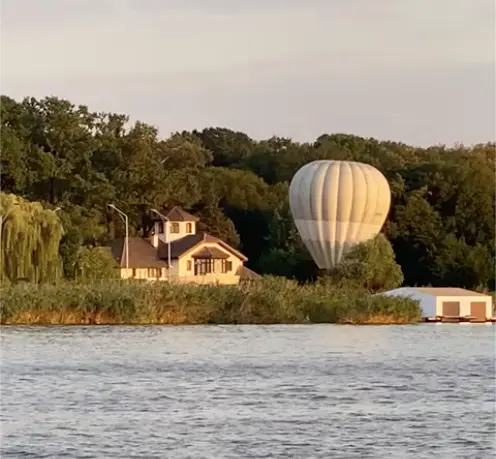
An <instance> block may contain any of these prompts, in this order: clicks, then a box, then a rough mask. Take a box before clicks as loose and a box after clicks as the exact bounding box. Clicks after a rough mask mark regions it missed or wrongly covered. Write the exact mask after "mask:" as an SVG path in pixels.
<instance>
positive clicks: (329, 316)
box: [0, 277, 420, 325]
mask: <svg viewBox="0 0 496 459" xmlns="http://www.w3.org/2000/svg"><path fill="white" fill-rule="evenodd" d="M0 304H1V310H0V313H1V316H0V322H1V323H2V324H40V325H41V324H44V325H48V324H64V325H70V324H74V325H75V324H78V325H79V324H102V325H103V324H129V325H130V324H176V325H179V324H191V325H192V324H282V323H284V324H302V323H353V324H403V323H412V322H417V321H418V320H419V318H420V309H419V306H418V303H417V302H416V301H414V300H410V299H403V298H394V297H388V296H372V295H370V294H368V293H367V292H365V291H362V290H358V289H345V288H337V287H330V286H326V285H319V284H308V285H303V286H301V285H298V284H297V283H296V282H294V281H291V280H288V279H284V278H275V277H266V278H263V279H262V280H260V281H257V282H254V283H248V284H244V285H240V286H196V285H178V284H168V283H164V282H155V283H142V282H129V281H102V282H93V283H77V282H62V283H59V284H56V285H34V284H17V285H14V286H9V287H3V288H1V290H0Z"/></svg>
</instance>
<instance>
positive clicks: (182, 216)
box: [152, 206, 200, 222]
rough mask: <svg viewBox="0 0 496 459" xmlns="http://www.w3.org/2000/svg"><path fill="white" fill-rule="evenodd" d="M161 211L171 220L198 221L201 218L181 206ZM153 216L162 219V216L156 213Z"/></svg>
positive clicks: (155, 218) (154, 218)
mask: <svg viewBox="0 0 496 459" xmlns="http://www.w3.org/2000/svg"><path fill="white" fill-rule="evenodd" d="M160 213H161V214H162V215H163V216H164V217H165V218H167V220H168V221H170V222H197V221H199V220H200V219H199V218H198V217H195V216H194V215H191V214H190V213H189V212H186V211H185V210H184V209H182V208H181V207H179V206H174V207H172V208H171V209H165V210H161V211H160ZM152 218H153V220H154V221H156V220H161V218H160V217H159V216H158V215H156V214H154V215H153V217H152Z"/></svg>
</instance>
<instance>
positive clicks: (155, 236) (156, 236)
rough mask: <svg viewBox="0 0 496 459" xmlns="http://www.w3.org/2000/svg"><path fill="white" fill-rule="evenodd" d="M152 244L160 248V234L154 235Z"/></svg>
mask: <svg viewBox="0 0 496 459" xmlns="http://www.w3.org/2000/svg"><path fill="white" fill-rule="evenodd" d="M152 245H153V247H155V248H156V249H157V248H158V234H157V233H155V234H154V235H153V236H152Z"/></svg>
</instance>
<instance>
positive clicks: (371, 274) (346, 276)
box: [330, 234, 403, 293]
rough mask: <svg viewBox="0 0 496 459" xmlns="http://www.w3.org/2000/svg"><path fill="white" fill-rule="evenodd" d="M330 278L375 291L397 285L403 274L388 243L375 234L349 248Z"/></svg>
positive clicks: (390, 288) (400, 282)
mask: <svg viewBox="0 0 496 459" xmlns="http://www.w3.org/2000/svg"><path fill="white" fill-rule="evenodd" d="M330 280H331V281H332V282H333V283H335V284H338V285H343V284H344V285H348V286H357V287H359V288H364V289H366V290H367V291H369V292H371V293H376V292H380V291H385V290H392V289H394V288H397V287H399V286H400V285H401V284H402V283H403V273H402V271H401V266H400V265H398V264H397V263H396V260H395V255H394V251H393V248H392V247H391V244H390V242H389V241H388V240H387V239H386V238H385V236H384V235H383V234H379V235H378V236H377V237H375V238H374V239H372V240H370V241H367V242H365V243H363V244H359V245H357V246H355V247H353V248H352V249H351V250H350V251H349V252H348V253H347V254H346V255H345V256H344V257H343V261H342V262H341V263H340V264H339V265H337V266H336V268H335V269H334V270H333V271H332V272H331V273H330Z"/></svg>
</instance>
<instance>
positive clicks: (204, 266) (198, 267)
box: [195, 259, 214, 276]
mask: <svg viewBox="0 0 496 459" xmlns="http://www.w3.org/2000/svg"><path fill="white" fill-rule="evenodd" d="M213 272H214V260H212V259H208V260H196V261H195V276H204V275H205V274H209V273H213Z"/></svg>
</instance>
